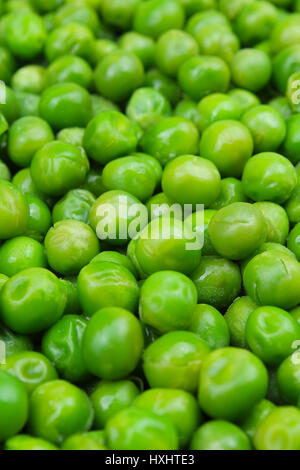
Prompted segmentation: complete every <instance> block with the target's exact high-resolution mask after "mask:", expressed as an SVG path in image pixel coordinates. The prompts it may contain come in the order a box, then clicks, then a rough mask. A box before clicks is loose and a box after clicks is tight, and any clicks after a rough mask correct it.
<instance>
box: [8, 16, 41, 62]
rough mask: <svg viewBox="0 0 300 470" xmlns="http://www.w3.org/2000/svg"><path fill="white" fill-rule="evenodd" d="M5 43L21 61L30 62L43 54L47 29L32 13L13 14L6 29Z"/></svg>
mask: <svg viewBox="0 0 300 470" xmlns="http://www.w3.org/2000/svg"><path fill="white" fill-rule="evenodd" d="M5 33H6V34H5V42H6V45H7V47H8V48H9V49H10V51H11V52H12V53H13V54H14V55H16V56H17V57H19V58H20V59H24V60H30V59H34V58H35V57H36V56H38V55H39V54H40V52H42V49H43V47H44V44H45V41H46V36H47V33H46V28H45V26H44V23H43V21H42V19H41V18H40V17H39V16H38V15H36V14H34V13H31V12H26V11H18V12H14V13H11V14H10V15H9V17H8V19H7V22H6V27H5Z"/></svg>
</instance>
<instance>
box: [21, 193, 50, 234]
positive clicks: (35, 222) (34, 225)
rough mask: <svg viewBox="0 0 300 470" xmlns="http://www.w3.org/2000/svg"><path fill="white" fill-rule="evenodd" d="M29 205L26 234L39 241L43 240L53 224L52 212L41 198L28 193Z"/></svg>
mask: <svg viewBox="0 0 300 470" xmlns="http://www.w3.org/2000/svg"><path fill="white" fill-rule="evenodd" d="M25 197H26V201H27V203H28V206H29V220H28V224H27V229H26V231H25V235H26V236H28V237H31V238H33V239H35V240H37V241H42V240H43V239H44V236H45V234H46V233H47V232H48V230H49V228H50V226H51V212H50V210H49V208H48V206H47V205H46V204H45V202H43V201H42V200H41V199H40V198H38V197H36V196H32V195H30V194H26V195H25Z"/></svg>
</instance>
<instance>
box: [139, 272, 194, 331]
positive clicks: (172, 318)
mask: <svg viewBox="0 0 300 470" xmlns="http://www.w3.org/2000/svg"><path fill="white" fill-rule="evenodd" d="M196 305H197V290H196V287H195V285H194V284H193V282H192V281H191V280H190V279H189V278H188V277H186V276H185V275H184V274H181V273H177V272H173V271H162V272H157V273H154V274H152V275H151V276H150V277H149V278H148V279H146V281H145V282H144V284H143V286H142V288H141V294H140V303H139V315H140V318H141V321H142V322H144V323H146V324H147V325H150V326H151V327H153V328H155V329H156V330H158V331H159V332H160V333H166V332H168V331H172V330H185V329H187V328H188V327H189V325H190V322H191V318H192V313H193V311H194V309H195V307H196Z"/></svg>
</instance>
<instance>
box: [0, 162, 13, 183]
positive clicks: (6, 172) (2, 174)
mask: <svg viewBox="0 0 300 470" xmlns="http://www.w3.org/2000/svg"><path fill="white" fill-rule="evenodd" d="M0 179H1V180H6V181H10V180H11V172H10V169H9V168H8V166H7V165H6V163H4V162H3V161H2V160H0Z"/></svg>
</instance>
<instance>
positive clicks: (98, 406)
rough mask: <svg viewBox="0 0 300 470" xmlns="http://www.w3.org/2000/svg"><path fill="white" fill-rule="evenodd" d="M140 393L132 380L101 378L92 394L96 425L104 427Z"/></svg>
mask: <svg viewBox="0 0 300 470" xmlns="http://www.w3.org/2000/svg"><path fill="white" fill-rule="evenodd" d="M138 395H139V389H138V388H137V386H136V385H135V384H134V383H133V382H131V381H130V380H119V381H117V382H109V381H107V380H101V381H100V382H99V383H98V385H97V386H96V388H95V390H94V391H93V392H92V394H91V396H90V398H91V402H92V404H93V407H94V410H95V418H94V427H95V428H96V429H102V428H104V427H105V426H106V424H107V423H108V421H109V420H110V419H111V418H112V417H113V416H115V415H116V414H117V413H119V412H120V411H122V410H124V409H126V408H129V407H130V406H131V405H132V404H133V402H134V400H135V399H136V397H137V396H138Z"/></svg>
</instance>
